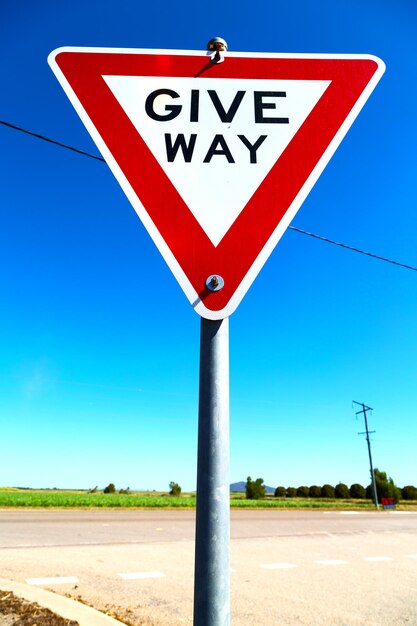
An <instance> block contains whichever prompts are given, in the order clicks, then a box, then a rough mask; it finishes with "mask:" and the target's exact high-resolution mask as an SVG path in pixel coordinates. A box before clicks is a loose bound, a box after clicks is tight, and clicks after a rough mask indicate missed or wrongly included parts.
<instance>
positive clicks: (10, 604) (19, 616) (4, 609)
mask: <svg viewBox="0 0 417 626" xmlns="http://www.w3.org/2000/svg"><path fill="white" fill-rule="evenodd" d="M0 625H1V626H79V623H78V622H75V621H74V620H69V619H64V618H63V617H60V616H59V615H56V613H53V612H52V611H50V610H49V609H45V608H43V607H41V606H39V604H36V602H29V601H28V600H23V599H22V598H18V597H17V596H15V595H14V594H13V593H12V592H11V591H0Z"/></svg>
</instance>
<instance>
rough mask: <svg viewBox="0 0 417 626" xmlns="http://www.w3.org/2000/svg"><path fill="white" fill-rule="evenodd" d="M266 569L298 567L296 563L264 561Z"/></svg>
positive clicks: (263, 564)
mask: <svg viewBox="0 0 417 626" xmlns="http://www.w3.org/2000/svg"><path fill="white" fill-rule="evenodd" d="M261 567H263V568H264V569H292V568H293V567H297V566H296V565H295V563H262V565H261Z"/></svg>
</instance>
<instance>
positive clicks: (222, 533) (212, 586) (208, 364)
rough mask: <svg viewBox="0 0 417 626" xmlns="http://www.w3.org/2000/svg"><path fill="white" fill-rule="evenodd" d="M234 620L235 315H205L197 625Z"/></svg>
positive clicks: (225, 623) (225, 624) (223, 625)
mask: <svg viewBox="0 0 417 626" xmlns="http://www.w3.org/2000/svg"><path fill="white" fill-rule="evenodd" d="M229 624H230V487H229V319H228V318H226V319H224V320H208V319H205V318H203V317H202V318H201V340H200V399H199V415H198V464H197V517H196V545H195V579H194V626H228V625H229Z"/></svg>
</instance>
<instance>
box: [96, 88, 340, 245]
mask: <svg viewBox="0 0 417 626" xmlns="http://www.w3.org/2000/svg"><path fill="white" fill-rule="evenodd" d="M103 78H104V80H105V81H106V83H107V84H108V86H109V87H110V89H111V90H112V92H113V94H114V96H115V97H116V99H117V100H118V102H119V104H120V106H121V107H122V108H123V110H124V111H125V113H126V115H127V116H128V117H129V119H130V120H131V122H132V124H133V125H134V126H135V128H136V129H137V131H138V132H139V134H140V135H141V137H142V138H143V139H144V140H145V142H146V144H147V146H148V147H149V149H150V151H151V152H152V153H153V155H154V156H155V158H156V160H157V161H158V163H159V164H160V165H161V167H162V168H163V170H164V172H165V174H166V175H167V176H168V178H169V179H170V180H171V182H172V183H173V185H174V186H175V188H176V189H177V191H178V193H179V194H180V195H181V196H182V198H183V199H184V201H185V203H186V204H187V206H188V208H189V209H190V211H191V212H192V213H193V215H194V217H195V218H196V220H197V221H198V223H199V224H200V226H201V227H202V229H203V230H204V231H205V233H206V234H207V236H208V237H209V238H210V240H211V242H212V243H213V245H214V246H217V245H218V244H219V242H220V241H221V240H222V239H223V237H224V235H225V234H226V233H227V231H228V230H229V228H230V227H231V225H232V224H233V223H234V222H235V220H236V218H237V216H238V215H239V213H240V212H241V211H242V209H243V208H244V207H245V206H246V204H247V203H248V202H249V200H250V198H251V197H252V195H253V194H254V192H255V191H256V190H257V189H258V187H259V185H260V184H261V183H262V181H263V180H264V178H265V177H266V175H267V174H268V173H269V172H270V170H271V168H272V167H273V166H274V165H275V163H276V162H277V160H278V159H279V157H280V156H281V154H282V153H283V152H284V150H285V148H286V147H287V145H288V144H289V143H290V141H291V140H292V138H293V137H294V135H295V134H296V132H297V131H298V130H299V128H300V126H301V124H302V123H303V122H304V121H305V120H306V118H307V116H308V115H309V114H310V112H311V111H312V110H313V108H314V107H315V106H316V104H317V102H318V100H319V99H320V98H321V96H322V95H323V93H324V92H325V90H326V89H327V87H328V86H329V85H330V82H331V81H325V80H314V81H313V80H297V81H292V80H275V81H271V80H264V81H260V80H250V79H227V80H221V79H213V78H173V77H139V76H103ZM145 111H146V114H144V112H145Z"/></svg>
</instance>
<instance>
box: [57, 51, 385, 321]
mask: <svg viewBox="0 0 417 626" xmlns="http://www.w3.org/2000/svg"><path fill="white" fill-rule="evenodd" d="M48 60H49V63H50V65H51V67H52V69H53V71H54V73H55V75H56V76H57V78H58V80H59V81H60V83H61V85H62V87H63V88H64V90H65V92H66V93H67V95H68V97H69V98H70V100H71V102H72V104H73V105H74V107H75V109H76V110H77V112H78V114H79V115H80V117H81V119H82V121H83V122H84V124H85V126H86V127H87V129H88V131H89V132H90V134H91V136H92V138H93V139H94V141H95V142H96V144H97V146H98V148H99V150H100V151H101V153H102V155H103V156H104V158H105V159H106V161H107V163H108V165H109V166H110V168H111V170H112V171H113V174H114V175H115V176H116V178H117V180H118V181H119V183H120V185H121V186H122V188H123V190H124V191H125V193H126V195H127V197H128V198H129V200H130V202H131V203H132V205H133V207H134V209H135V211H136V212H137V214H138V215H139V217H140V218H141V220H142V222H143V223H144V225H145V227H146V228H147V230H148V232H149V233H150V235H151V237H152V238H153V240H154V242H155V244H156V245H157V247H158V248H159V250H160V252H161V253H162V255H163V256H164V258H165V260H166V262H167V263H168V265H169V267H170V268H171V270H172V271H173V273H174V275H175V276H176V278H177V280H178V282H179V283H180V285H181V287H182V288H183V290H184V292H185V293H186V295H187V297H188V299H189V300H190V302H191V303H192V305H193V307H194V308H195V310H196V311H197V313H199V314H200V315H202V316H203V317H206V318H208V319H222V318H224V317H227V316H229V315H230V314H231V313H232V312H233V311H234V310H235V308H236V307H237V305H238V304H239V302H240V300H241V299H242V297H243V296H244V294H245V293H246V291H247V289H248V288H249V286H250V285H251V283H252V282H253V280H254V279H255V277H256V275H257V274H258V272H259V270H260V269H261V267H262V265H263V264H264V263H265V261H266V259H267V258H268V256H269V255H270V253H271V252H272V250H273V248H274V247H275V245H276V244H277V243H278V241H279V239H280V238H281V236H282V234H283V233H284V231H285V229H286V228H287V226H288V225H289V223H290V222H291V220H292V218H293V217H294V215H295V213H296V212H297V211H298V209H299V208H300V206H301V204H302V202H303V201H304V199H305V198H306V196H307V194H308V193H309V191H310V190H311V188H312V187H313V185H314V183H315V182H316V180H317V179H318V177H319V176H320V174H321V172H322V171H323V169H324V167H325V166H326V164H327V163H328V161H329V159H330V158H331V156H332V155H333V153H334V151H335V150H336V148H337V147H338V145H339V143H340V142H341V140H342V139H343V137H344V135H345V134H346V132H347V131H348V129H349V127H350V126H351V124H352V123H353V121H354V119H355V118H356V116H357V115H358V113H359V111H360V109H361V108H362V106H363V105H364V104H365V102H366V100H367V99H368V97H369V95H370V94H371V92H372V90H373V89H374V87H375V86H376V84H377V82H378V81H379V79H380V78H381V76H382V74H383V72H384V70H385V66H384V64H383V62H382V61H381V60H380V59H378V58H376V57H373V56H369V55H324V54H318V55H312V54H310V55H307V54H255V53H227V56H226V58H225V60H224V62H222V63H214V62H212V61H211V59H210V53H205V52H198V51H173V50H136V49H133V50H131V49H110V48H59V49H58V50H55V51H54V52H52V53H51V54H50V56H49V59H48ZM213 276H215V277H216V278H214V280H212V277H213Z"/></svg>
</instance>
